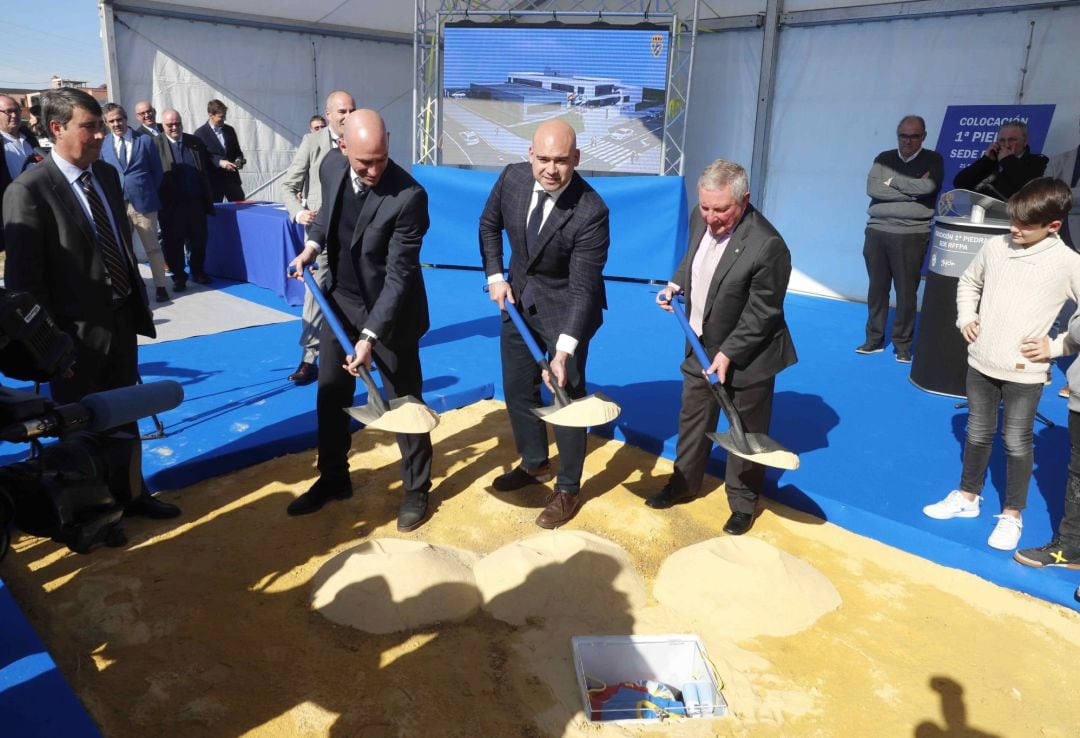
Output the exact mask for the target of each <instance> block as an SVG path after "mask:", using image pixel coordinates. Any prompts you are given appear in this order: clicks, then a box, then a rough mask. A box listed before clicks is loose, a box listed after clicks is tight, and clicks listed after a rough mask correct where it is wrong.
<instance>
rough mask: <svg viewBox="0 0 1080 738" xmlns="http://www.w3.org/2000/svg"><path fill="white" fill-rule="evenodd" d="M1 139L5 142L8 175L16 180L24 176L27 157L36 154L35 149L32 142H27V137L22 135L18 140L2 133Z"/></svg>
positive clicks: (0, 133) (0, 134)
mask: <svg viewBox="0 0 1080 738" xmlns="http://www.w3.org/2000/svg"><path fill="white" fill-rule="evenodd" d="M0 137H2V140H3V142H4V163H5V164H7V170H8V174H10V175H11V178H12V179H15V178H16V177H18V176H19V175H20V174H22V170H23V164H25V163H26V157H28V156H30V154H32V153H34V147H33V146H31V145H30V142H29V141H27V140H26V137H25V136H23V135H22V134H21V133H20V134H19V137H18V138H15V137H13V136H9V135H8V134H7V133H5V132H3V131H0Z"/></svg>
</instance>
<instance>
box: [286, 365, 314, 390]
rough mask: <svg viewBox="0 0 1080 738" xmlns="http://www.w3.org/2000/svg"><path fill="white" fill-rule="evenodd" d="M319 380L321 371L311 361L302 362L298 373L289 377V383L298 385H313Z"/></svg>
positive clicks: (297, 368)
mask: <svg viewBox="0 0 1080 738" xmlns="http://www.w3.org/2000/svg"><path fill="white" fill-rule="evenodd" d="M318 378H319V369H318V367H316V366H315V365H314V364H312V363H311V362H310V361H301V362H300V366H298V367H296V371H295V372H293V373H292V374H290V375H289V381H290V382H295V383H296V384H301V385H302V384H311V383H312V382H314V381H315V380H316V379H318Z"/></svg>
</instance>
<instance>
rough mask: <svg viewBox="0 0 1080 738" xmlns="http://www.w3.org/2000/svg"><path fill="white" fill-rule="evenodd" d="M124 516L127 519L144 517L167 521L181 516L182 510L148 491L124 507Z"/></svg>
mask: <svg viewBox="0 0 1080 738" xmlns="http://www.w3.org/2000/svg"><path fill="white" fill-rule="evenodd" d="M124 515H126V516H127V517H135V516H142V517H144V518H153V519H154V520H165V519H167V518H175V517H177V516H178V515H180V508H178V507H177V506H176V505H170V504H169V503H168V502H162V501H161V500H159V499H158V498H156V497H154V496H153V495H152V494H150V493H149V492H147V491H145V490H144V491H143V492H142V494H140V495H139V496H138V497H136V498H135V499H134V500H132V501H131V502H129V503H128V504H127V505H126V506H125V507H124Z"/></svg>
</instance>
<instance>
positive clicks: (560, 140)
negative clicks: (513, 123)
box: [529, 120, 581, 192]
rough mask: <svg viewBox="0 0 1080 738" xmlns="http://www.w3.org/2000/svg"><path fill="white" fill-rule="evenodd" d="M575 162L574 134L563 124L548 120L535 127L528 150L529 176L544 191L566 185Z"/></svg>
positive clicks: (578, 156) (575, 136)
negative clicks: (531, 174)
mask: <svg viewBox="0 0 1080 738" xmlns="http://www.w3.org/2000/svg"><path fill="white" fill-rule="evenodd" d="M579 161H581V152H580V151H578V148H577V133H575V132H574V129H573V128H571V127H570V126H569V125H568V124H567V123H566V122H565V121H562V120H548V121H544V122H543V123H541V124H540V125H539V126H537V128H536V133H534V134H533V141H532V146H530V147H529V162H530V163H531V164H532V172H533V177H535V178H536V181H537V182H539V183H540V186H541V187H543V188H544V190H545V191H546V192H555V191H556V190H560V189H562V188H563V187H565V186H566V185H567V184H569V183H570V179H571V178H572V177H573V176H574V168H575V167H577V165H578V162H579Z"/></svg>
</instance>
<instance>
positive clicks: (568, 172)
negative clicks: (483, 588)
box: [480, 120, 610, 528]
mask: <svg viewBox="0 0 1080 738" xmlns="http://www.w3.org/2000/svg"><path fill="white" fill-rule="evenodd" d="M580 160H581V152H580V151H579V150H578V147H577V135H576V134H575V133H574V129H573V128H571V127H570V126H569V125H567V124H566V123H564V122H563V121H560V120H551V121H545V122H544V123H541V124H540V125H539V126H538V127H537V129H536V132H535V133H534V134H533V141H532V145H531V146H530V147H529V161H528V163H525V162H522V163H520V164H511V165H509V166H508V167H506V168H505V169H503V172H502V174H501V175H500V176H499V180H498V181H497V182H496V183H495V187H494V188H492V190H491V195H490V196H489V197H488V201H487V205H485V206H484V212H483V213H482V214H481V216H480V255H481V257H482V258H483V261H484V272H485V273H486V274H487V279H488V284H489V285H490V287H489V290H490V294H491V299H492V300H494V301H496V302H497V303H499V307H500V308H504V305H505V303H506V301H507V300H509V301H510V302H512V303H514V304H515V305H516V306H517V308H518V310H520V311H521V314H522V317H523V318H524V319H525V323H526V325H527V326H528V327H529V330H530V331H531V332H532V335H533V338H535V339H536V342H537V343H538V344H539V345H540V347H541V349H542V350H543V351H544V352H545V353H546V354H547V355H548V356H550V357H551V359H550V362H549V364H550V366H551V374H552V375H553V376H552V377H551V378H550V381H552V382H558V383H559V385H560V386H562V387H565V388H566V393H567V394H568V395H569V396H570V397H571V398H574V399H577V398H580V397H584V396H585V360H586V358H587V357H588V352H589V340H590V339H591V338H592V337H593V334H594V333H596V329H597V328H599V327H600V324H601V323H602V322H603V320H604V318H603V310H604V308H606V307H607V302H606V297H605V293H604V281H603V271H604V264H605V263H606V262H607V253H608V244H609V242H610V238H609V235H608V209H607V206H606V205H605V204H604V201H603V200H602V199H601V198H600V195H598V194H596V191H595V190H594V189H593V188H592V187H590V186H589V184H588V183H587V182H586V181H585V180H584V179H582V177H581V175H580V174H578V173H577V172H575V171H574V170H575V168H576V167H577V165H578V162H579V161H580ZM504 231H505V232H506V235H507V239H508V240H509V242H510V265H509V266H510V279H509V281H508V280H507V279H506V277H504V276H503V265H504V259H503V232H504ZM501 351H502V370H503V388H504V392H505V395H506V410H507V412H508V413H509V415H510V427H511V429H512V430H513V432H514V442H515V444H516V445H517V450H518V453H519V454H520V456H521V463H520V464H519V465H518V466H517V467H515V468H514V469H513V470H511V471H509V472H507V473H506V474H502V475H501V476H499V477H496V479H495V481H494V482H493V484H492V486H493V487H494V488H495V489H496V490H498V491H500V492H510V491H514V490H517V489H520V488H522V487H526V486H531V485H534V484H543V483H545V482H547V481H549V480H550V479H551V478H552V476H555V477H556V478H555V490H554V491H553V492H552V493H551V494H550V495H549V496H548V499H547V504H546V506H545V508H544V510H543V511H542V512H541V513H540V515H539V517H537V519H536V524H537V525H539V526H540V527H541V528H556V527H558V526H560V525H562V524H563V523H566V522H567V521H569V520H570V519H571V518H573V517H574V515H575V514H576V513H577V511H578V508H580V507H581V498H580V496H579V495H578V491H579V488H580V486H581V471H582V467H583V465H584V462H585V439H586V433H585V429H584V428H566V427H558V426H557V427H556V428H555V446H556V447H557V448H558V449H559V462H560V464H559V470H558V474H557V475H555V474H554V473H553V471H552V468H551V465H550V463H549V460H548V440H547V428H546V426H545V425H544V421H542V420H540V419H539V418H538V417H536V416H535V415H533V413H532V408H536V407H539V406H540V369H539V368H538V367H537V363H536V361H535V360H534V359H533V358H532V356H531V354H530V353H529V350H528V348H527V347H526V345H525V342H524V340H523V339H522V338H521V336H520V335H519V334H518V332H517V330H516V329H515V328H514V326H513V324H512V323H511V322H510V319H509V317H508V316H506V315H504V316H503V323H502V341H501Z"/></svg>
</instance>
